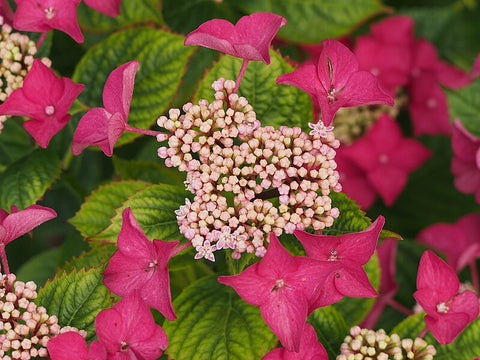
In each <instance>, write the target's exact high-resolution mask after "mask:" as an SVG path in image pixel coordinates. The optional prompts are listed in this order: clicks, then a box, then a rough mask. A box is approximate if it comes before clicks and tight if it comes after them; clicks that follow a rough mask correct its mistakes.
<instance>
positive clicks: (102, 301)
mask: <svg viewBox="0 0 480 360" xmlns="http://www.w3.org/2000/svg"><path fill="white" fill-rule="evenodd" d="M101 272H102V269H100V268H99V269H90V270H88V271H84V270H80V271H78V272H72V273H70V274H66V273H63V274H62V275H59V276H57V277H55V278H54V279H53V280H52V281H49V282H48V283H47V284H46V285H45V287H44V288H42V289H41V290H40V291H39V292H38V297H37V299H36V304H37V305H41V306H44V307H45V308H46V309H47V312H48V314H49V315H56V316H57V317H58V323H59V324H60V325H61V326H74V327H76V328H77V329H84V330H86V331H87V340H91V339H93V337H94V336H95V324H94V321H95V317H96V316H97V314H98V313H99V312H100V311H101V310H103V309H105V308H108V307H110V306H111V300H110V292H109V291H108V289H107V288H106V287H105V286H104V285H103V276H102V274H101Z"/></svg>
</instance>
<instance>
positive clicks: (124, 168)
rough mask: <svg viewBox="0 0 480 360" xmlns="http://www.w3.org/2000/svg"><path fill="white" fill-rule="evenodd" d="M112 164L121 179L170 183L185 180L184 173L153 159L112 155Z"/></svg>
mask: <svg viewBox="0 0 480 360" xmlns="http://www.w3.org/2000/svg"><path fill="white" fill-rule="evenodd" d="M113 165H114V166H115V173H116V174H118V175H119V176H120V177H121V178H122V179H123V180H143V181H147V182H150V183H164V184H170V185H178V184H182V183H183V181H184V180H185V175H184V174H182V173H180V172H179V171H177V170H176V169H172V168H168V167H166V166H164V165H162V164H160V163H156V162H153V161H142V160H125V159H121V158H119V157H117V156H114V157H113Z"/></svg>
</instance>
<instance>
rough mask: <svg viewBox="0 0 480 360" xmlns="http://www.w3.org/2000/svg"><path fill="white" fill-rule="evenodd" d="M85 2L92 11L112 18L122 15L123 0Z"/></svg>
mask: <svg viewBox="0 0 480 360" xmlns="http://www.w3.org/2000/svg"><path fill="white" fill-rule="evenodd" d="M83 2H84V3H85V4H86V5H87V6H90V7H91V8H92V9H95V10H97V11H98V12H101V13H103V14H105V15H108V16H110V17H116V16H118V15H120V3H121V2H122V0H83Z"/></svg>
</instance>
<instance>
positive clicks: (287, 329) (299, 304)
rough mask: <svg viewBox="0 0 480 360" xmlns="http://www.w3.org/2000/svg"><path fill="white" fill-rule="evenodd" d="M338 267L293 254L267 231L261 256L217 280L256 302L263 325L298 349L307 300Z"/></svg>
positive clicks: (312, 297) (309, 306) (247, 299)
mask: <svg viewBox="0 0 480 360" xmlns="http://www.w3.org/2000/svg"><path fill="white" fill-rule="evenodd" d="M338 268H339V265H338V264H334V263H332V262H328V261H315V260H311V259H307V258H305V257H293V256H291V255H290V254H289V253H288V251H287V250H286V249H285V248H283V247H282V245H281V244H280V242H279V241H278V239H277V237H276V236H275V235H273V234H270V246H269V247H268V251H267V254H266V255H265V256H264V257H263V259H262V260H261V261H260V262H258V263H256V264H254V265H252V266H250V267H248V268H247V269H245V270H244V271H243V272H242V273H240V274H238V275H233V276H220V277H219V278H218V281H219V282H221V283H222V284H225V285H229V286H232V287H233V288H234V289H235V291H236V292H237V293H238V295H240V297H241V298H242V299H244V300H245V301H246V302H248V303H249V304H252V305H255V306H259V307H260V312H261V314H262V317H263V319H264V320H265V322H266V323H267V325H268V326H269V327H270V328H271V329H272V331H273V333H274V334H275V335H276V336H277V337H278V338H279V339H280V341H281V343H282V345H283V346H284V348H285V349H287V350H288V351H295V352H298V351H300V344H301V338H302V334H303V332H304V327H305V321H306V319H307V316H308V314H309V313H310V312H311V311H313V310H311V301H312V300H313V299H315V298H316V297H317V294H318V292H319V291H320V290H321V288H322V285H323V283H324V282H325V279H326V278H327V276H328V275H329V274H330V273H331V272H332V271H335V270H336V269H338Z"/></svg>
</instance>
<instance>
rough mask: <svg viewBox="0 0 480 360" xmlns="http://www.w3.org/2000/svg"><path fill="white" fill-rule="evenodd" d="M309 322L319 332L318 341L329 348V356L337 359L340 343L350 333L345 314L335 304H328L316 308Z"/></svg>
mask: <svg viewBox="0 0 480 360" xmlns="http://www.w3.org/2000/svg"><path fill="white" fill-rule="evenodd" d="M308 322H309V323H310V324H312V325H313V327H314V328H315V331H316V332H317V337H318V341H320V342H321V343H322V345H323V346H324V347H325V350H327V353H328V358H329V359H335V357H336V356H337V355H338V354H339V352H340V345H341V344H342V342H343V339H344V338H345V336H347V335H348V334H349V327H348V326H347V323H346V322H345V319H344V318H343V316H342V315H341V314H340V313H339V312H338V310H337V309H335V308H334V307H333V306H326V307H323V308H320V309H317V310H315V311H314V312H313V313H312V314H311V315H310V316H309V317H308Z"/></svg>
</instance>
